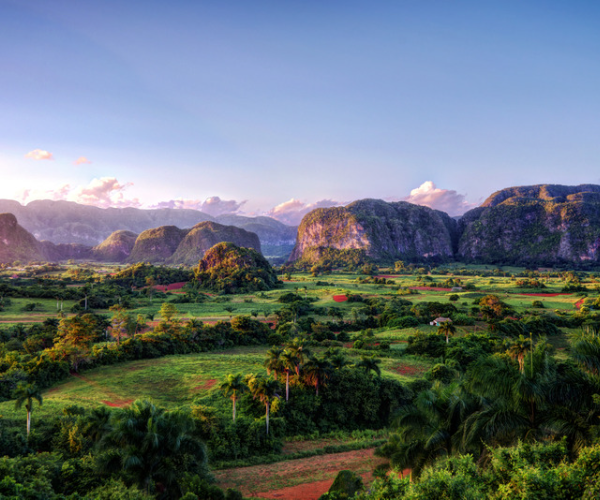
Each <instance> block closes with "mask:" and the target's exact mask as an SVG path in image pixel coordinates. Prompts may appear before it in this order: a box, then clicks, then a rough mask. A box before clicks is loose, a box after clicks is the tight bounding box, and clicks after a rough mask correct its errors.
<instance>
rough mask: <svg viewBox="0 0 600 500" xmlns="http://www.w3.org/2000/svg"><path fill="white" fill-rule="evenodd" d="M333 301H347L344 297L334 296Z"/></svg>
mask: <svg viewBox="0 0 600 500" xmlns="http://www.w3.org/2000/svg"><path fill="white" fill-rule="evenodd" d="M333 300H334V301H335V302H346V301H347V300H348V297H346V296H345V295H334V296H333Z"/></svg>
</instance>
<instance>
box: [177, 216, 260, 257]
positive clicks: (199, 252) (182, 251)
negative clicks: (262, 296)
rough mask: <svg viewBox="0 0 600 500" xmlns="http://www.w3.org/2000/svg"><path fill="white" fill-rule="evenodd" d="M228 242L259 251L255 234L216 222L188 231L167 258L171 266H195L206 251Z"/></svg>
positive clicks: (198, 225)
mask: <svg viewBox="0 0 600 500" xmlns="http://www.w3.org/2000/svg"><path fill="white" fill-rule="evenodd" d="M219 220H220V219H219ZM221 242H228V243H233V244H234V245H236V246H238V247H244V248H252V249H254V250H256V251H257V252H258V253H260V251H261V245H260V240H259V239H258V236H257V235H256V234H255V233H252V232H250V231H247V230H245V229H241V228H239V227H235V226H224V225H222V224H217V223H216V222H209V221H206V222H201V223H200V224H196V225H195V226H194V227H193V228H192V229H190V230H189V231H188V232H187V234H186V235H185V237H184V238H183V240H182V241H181V243H179V246H178V247H177V250H175V252H174V253H173V255H171V257H169V259H168V262H169V263H171V264H186V265H190V266H192V265H196V264H198V261H199V260H200V259H202V258H203V257H204V254H205V253H206V251H207V250H209V249H210V248H212V247H213V246H215V245H216V244H217V243H221Z"/></svg>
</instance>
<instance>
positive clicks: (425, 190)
mask: <svg viewBox="0 0 600 500" xmlns="http://www.w3.org/2000/svg"><path fill="white" fill-rule="evenodd" d="M404 201H408V202H410V203H414V204H415V205H425V206H426V207H430V208H435V209H436V210H441V211H443V212H446V213H447V214H448V215H453V216H454V215H462V214H464V213H465V212H466V211H467V210H470V209H471V208H474V207H475V204H474V203H469V202H467V201H466V200H465V195H463V194H459V193H457V192H456V191H453V190H451V189H440V188H438V187H436V186H435V184H434V183H433V182H432V181H426V182H424V183H423V184H421V185H420V186H419V187H418V188H416V189H413V190H412V191H411V192H410V195H409V196H407V197H406V198H404Z"/></svg>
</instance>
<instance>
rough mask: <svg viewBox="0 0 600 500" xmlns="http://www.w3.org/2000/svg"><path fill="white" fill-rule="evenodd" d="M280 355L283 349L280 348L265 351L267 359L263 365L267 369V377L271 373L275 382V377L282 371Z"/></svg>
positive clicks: (275, 347)
mask: <svg viewBox="0 0 600 500" xmlns="http://www.w3.org/2000/svg"><path fill="white" fill-rule="evenodd" d="M282 353H283V349H282V348H281V347H278V346H273V347H271V349H269V350H268V351H267V359H265V362H264V363H263V364H264V366H265V368H266V369H267V375H271V372H273V375H274V378H275V380H277V375H278V374H279V373H281V372H283V371H284V362H283V361H282V359H281V354H282Z"/></svg>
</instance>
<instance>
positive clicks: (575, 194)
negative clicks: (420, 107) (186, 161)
mask: <svg viewBox="0 0 600 500" xmlns="http://www.w3.org/2000/svg"><path fill="white" fill-rule="evenodd" d="M0 212H6V213H4V214H0V261H1V262H12V261H14V260H26V261H31V260H44V259H47V260H62V259H68V258H74V259H77V258H89V259H96V260H105V261H117V262H138V261H150V262H161V263H167V264H188V265H191V264H195V263H197V262H198V260H199V259H200V258H201V257H202V256H203V255H204V253H205V252H206V251H207V250H208V249H209V248H210V247H211V246H213V245H214V244H216V243H218V242H220V241H229V242H232V243H235V244H236V245H238V246H243V247H250V248H254V249H256V250H259V251H261V250H262V251H263V253H265V254H266V255H267V256H271V257H273V256H275V257H279V258H280V259H281V258H286V257H287V256H288V255H290V252H291V255H290V257H289V260H290V261H297V260H304V261H306V260H309V261H310V260H311V259H312V260H318V258H319V255H322V254H323V251H324V250H325V249H334V250H335V251H342V252H343V251H345V250H362V251H364V253H365V254H366V255H367V256H369V257H370V258H371V259H372V260H374V261H376V262H391V261H394V260H396V259H400V260H408V261H413V262H414V261H427V260H429V261H451V260H458V261H462V262H474V263H489V264H519V265H530V264H538V265H541V264H543V265H552V264H556V263H572V264H580V263H598V262H599V261H600V186H597V185H593V184H586V185H580V186H561V185H552V184H540V185H536V186H520V187H511V188H506V189H502V190H499V191H497V192H495V193H493V194H492V195H491V196H490V197H489V198H488V199H487V200H485V202H484V203H483V204H482V205H481V206H479V207H477V208H475V209H472V210H470V211H468V212H467V213H465V214H464V215H463V216H462V217H459V218H456V217H455V218H452V217H450V216H448V215H447V214H446V213H444V212H441V211H439V210H434V209H431V208H428V207H424V206H418V205H414V204H411V203H407V202H385V201H382V200H375V199H365V200H358V201H355V202H353V203H350V204H349V205H346V206H345V207H333V208H320V209H316V210H313V211H312V212H310V213H308V214H307V215H306V216H305V217H304V218H303V220H302V222H301V224H300V226H299V227H298V228H295V227H291V226H286V225H284V224H282V223H280V222H278V221H276V220H274V219H271V218H269V217H244V216H240V215H221V216H218V217H212V216H210V215H208V214H205V213H203V212H199V211H195V210H178V209H159V210H140V209H136V208H121V209H120V208H108V209H101V208H97V207H91V206H86V205H79V204H77V203H73V202H65V201H48V200H45V201H35V202H31V203H29V204H28V205H26V206H23V205H21V204H20V203H18V202H16V201H11V200H0ZM296 235H297V237H296ZM39 240H46V241H39Z"/></svg>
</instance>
